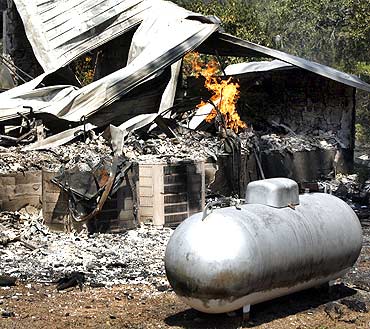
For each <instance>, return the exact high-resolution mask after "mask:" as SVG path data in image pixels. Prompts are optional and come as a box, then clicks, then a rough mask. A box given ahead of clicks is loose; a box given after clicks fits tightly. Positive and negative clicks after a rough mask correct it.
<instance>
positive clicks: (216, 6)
mask: <svg viewBox="0 0 370 329" xmlns="http://www.w3.org/2000/svg"><path fill="white" fill-rule="evenodd" d="M175 2H176V3H177V4H178V5H180V6H182V7H184V8H186V9H188V10H191V11H194V12H199V13H202V14H203V15H206V16H207V15H212V16H217V17H218V18H219V19H220V20H221V22H222V28H223V29H224V30H225V31H226V32H227V33H231V34H233V35H235V36H237V37H240V38H243V39H246V40H249V41H252V42H259V43H265V40H264V37H265V34H264V32H263V29H262V28H261V26H260V24H259V20H258V18H257V12H256V8H255V6H254V5H252V3H249V2H246V1H243V0H230V1H225V2H223V3H221V2H219V1H217V0H211V1H207V2H205V1H202V0H195V1H187V0H177V1H175Z"/></svg>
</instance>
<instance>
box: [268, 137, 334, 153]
mask: <svg viewBox="0 0 370 329" xmlns="http://www.w3.org/2000/svg"><path fill="white" fill-rule="evenodd" d="M337 144H338V142H337V141H336V139H335V136H334V135H332V136H331V135H321V136H314V135H296V134H294V135H292V134H287V135H277V134H267V135H262V136H261V149H262V150H264V151H266V152H272V151H283V150H286V151H288V152H291V153H293V152H302V151H313V150H316V149H324V150H335V149H336V148H337V146H336V145H337Z"/></svg>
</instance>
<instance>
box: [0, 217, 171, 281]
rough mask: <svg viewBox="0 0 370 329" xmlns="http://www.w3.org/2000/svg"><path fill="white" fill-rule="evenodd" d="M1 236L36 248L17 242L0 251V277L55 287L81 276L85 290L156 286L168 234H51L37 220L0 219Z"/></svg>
mask: <svg viewBox="0 0 370 329" xmlns="http://www.w3.org/2000/svg"><path fill="white" fill-rule="evenodd" d="M0 225H1V226H0V230H1V231H2V232H3V234H8V235H9V236H10V235H11V234H13V235H14V234H16V235H21V237H22V240H23V241H26V242H27V243H29V244H31V245H33V246H35V247H36V249H35V250H30V249H27V248H26V247H25V246H24V245H22V243H21V242H12V243H9V244H7V245H6V246H0V259H1V264H2V266H1V269H0V275H1V274H7V275H12V276H14V277H18V278H20V279H22V280H31V281H38V282H49V281H55V280H57V279H59V278H60V277H62V276H63V275H64V274H66V273H70V272H72V271H81V272H84V273H85V274H86V277H87V282H88V283H90V284H94V283H95V284H104V285H113V284H125V283H130V284H135V283H153V284H155V285H156V284H158V283H159V282H161V280H162V279H163V276H164V275H165V272H164V260H163V259H164V251H165V247H166V245H167V242H168V240H169V238H170V236H171V234H172V229H170V228H156V227H154V226H149V225H145V226H143V227H141V228H138V229H136V230H131V231H127V232H125V233H122V234H94V235H93V236H90V237H89V236H87V235H86V234H80V235H77V234H74V233H71V234H67V233H51V232H49V230H48V228H47V227H46V226H44V225H43V224H42V223H41V216H40V214H39V213H38V212H37V213H33V214H31V215H30V214H28V213H25V212H21V213H19V212H2V213H0Z"/></svg>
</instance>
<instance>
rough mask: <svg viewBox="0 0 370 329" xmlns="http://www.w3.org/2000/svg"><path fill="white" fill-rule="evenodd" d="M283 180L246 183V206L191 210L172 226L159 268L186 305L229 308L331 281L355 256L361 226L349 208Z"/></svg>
mask: <svg viewBox="0 0 370 329" xmlns="http://www.w3.org/2000/svg"><path fill="white" fill-rule="evenodd" d="M266 181H268V183H266ZM288 181H290V180H288ZM288 181H284V182H283V184H281V182H282V181H281V180H280V181H279V179H276V181H275V182H272V183H271V181H270V180H264V181H261V182H260V183H257V186H253V184H252V187H251V189H250V190H249V192H248V190H247V198H248V196H249V198H250V199H251V200H253V202H254V203H253V204H246V205H242V206H241V207H240V208H239V209H237V208H236V207H227V208H219V209H215V210H213V211H212V212H211V213H210V214H208V215H207V216H205V218H203V214H202V213H199V214H195V215H193V216H191V217H189V218H188V219H187V220H185V221H184V222H183V223H182V224H181V225H180V226H179V227H178V228H177V229H176V230H175V231H174V233H173V235H172V237H171V239H170V241H169V243H168V245H167V249H166V255H165V267H166V274H167V278H168V280H169V282H170V284H171V286H172V287H173V289H174V291H175V292H176V293H177V294H178V295H179V296H180V297H181V298H182V299H183V301H184V302H185V303H187V304H188V305H190V306H191V307H193V308H195V309H197V310H199V311H202V312H206V313H223V312H229V311H233V310H236V309H239V308H241V307H243V306H248V305H253V304H257V303H260V302H263V301H266V300H270V299H273V298H276V297H279V296H282V295H286V294H289V293H292V292H295V291H299V290H303V289H306V288H310V287H313V286H316V285H320V284H322V283H325V282H329V281H330V280H334V279H337V278H338V277H340V276H342V275H343V274H345V272H346V271H348V269H349V268H350V267H351V266H352V265H353V264H354V263H355V262H356V259H357V258H358V256H359V254H360V251H361V246H362V230H361V225H360V223H359V220H358V218H357V216H356V214H355V213H354V212H353V210H352V209H351V208H350V207H349V206H348V205H347V204H346V203H345V202H344V201H342V200H340V199H339V198H337V197H334V196H332V195H328V194H324V193H312V194H304V195H300V196H299V197H298V196H297V194H298V187H296V183H295V182H294V181H290V182H293V183H294V184H292V186H291V187H289V186H288V188H287V184H286V183H287V182H288ZM288 183H289V182H288ZM288 185H289V184H288ZM271 186H272V187H271ZM281 187H282V188H283V190H282V189H281ZM284 189H285V192H284ZM289 189H290V191H289ZM254 191H255V192H254ZM292 191H293V193H291V192H292ZM288 192H289V193H288ZM255 193H259V194H260V195H261V196H263V197H262V198H261V200H262V202H261V203H262V204H258V199H259V198H258V197H257V198H256V197H255V196H256V194H255ZM266 193H267V197H266ZM276 193H278V194H279V193H280V195H281V196H282V197H281V200H280V201H282V202H281V203H279V202H280V201H279V200H278V201H279V202H276ZM253 196H254V197H253ZM269 196H271V198H270V197H269ZM284 198H287V199H284ZM289 198H291V199H292V200H293V201H294V202H292V204H290V203H289ZM278 199H279V197H278ZM269 200H273V203H274V205H275V206H269V205H266V204H269ZM297 203H299V204H297Z"/></svg>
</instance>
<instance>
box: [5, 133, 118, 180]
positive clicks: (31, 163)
mask: <svg viewBox="0 0 370 329" xmlns="http://www.w3.org/2000/svg"><path fill="white" fill-rule="evenodd" d="M111 153H112V151H111V149H110V146H109V144H108V142H107V141H106V140H105V139H104V138H103V137H101V136H96V135H95V134H94V133H93V132H92V136H91V137H90V138H88V139H87V140H86V141H85V142H82V141H81V142H75V143H70V144H66V145H61V146H59V147H56V148H53V149H52V150H39V151H25V150H23V149H22V147H15V146H13V147H8V148H6V147H1V146H0V174H9V173H12V172H17V171H20V172H24V171H27V170H40V169H49V170H53V171H58V170H59V169H60V167H61V166H62V165H63V166H64V167H65V168H66V169H69V168H73V167H74V166H76V165H78V166H79V167H80V168H81V169H82V168H83V167H84V165H85V164H88V165H89V166H90V167H93V166H94V165H96V164H97V163H99V161H100V160H101V159H102V158H104V157H109V156H110V154H111Z"/></svg>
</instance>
